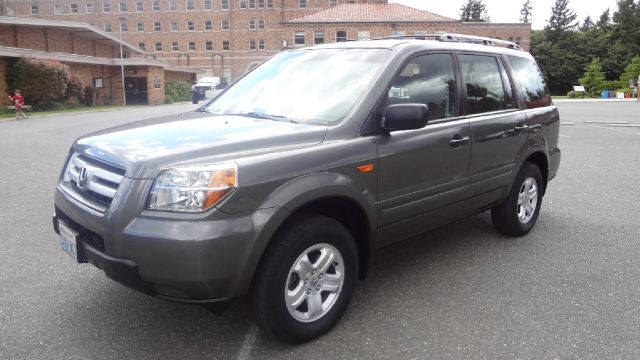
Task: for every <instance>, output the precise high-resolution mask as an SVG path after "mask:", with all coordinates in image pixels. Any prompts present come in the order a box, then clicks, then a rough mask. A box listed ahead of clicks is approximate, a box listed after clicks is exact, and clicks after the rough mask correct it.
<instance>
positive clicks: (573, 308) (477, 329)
mask: <svg viewBox="0 0 640 360" xmlns="http://www.w3.org/2000/svg"><path fill="white" fill-rule="evenodd" d="M557 105H558V108H559V109H560V113H561V118H562V122H563V125H562V126H561V139H560V140H561V148H562V151H563V154H562V156H563V157H562V163H561V166H560V172H559V174H558V177H557V178H556V179H555V180H553V181H552V182H551V184H550V186H549V189H548V192H547V195H546V197H545V198H544V200H543V205H542V211H541V214H540V218H539V220H538V223H537V225H536V227H535V228H534V230H533V231H532V232H531V233H530V234H528V235H527V236H524V237H522V238H517V239H512V238H507V237H504V236H501V235H500V234H498V233H497V232H496V231H495V230H494V229H493V227H492V226H491V220H490V216H489V215H488V213H484V214H479V215H476V216H474V217H471V218H468V219H465V220H462V221H459V222H456V223H454V224H450V225H448V226H446V227H443V228H440V229H438V230H435V231H432V232H429V233H426V234H423V235H421V236H418V237H416V238H413V239H410V240H408V241H405V242H402V243H399V244H396V245H393V246H390V247H387V248H384V249H381V250H379V251H378V252H377V253H376V257H375V260H374V262H373V264H372V268H371V270H370V274H369V277H368V278H367V279H366V280H365V281H362V282H360V283H359V284H358V286H357V289H356V293H355V297H354V299H353V302H352V304H351V306H350V308H349V309H348V310H347V313H346V314H345V316H344V318H343V319H342V320H341V321H340V323H339V324H338V326H337V327H336V328H335V329H334V330H333V331H331V332H330V333H328V334H327V335H325V336H323V337H321V338H319V339H317V340H316V341H313V342H311V343H308V344H304V345H299V346H289V345H285V344H282V343H280V342H278V341H276V340H274V339H273V338H271V337H269V336H267V335H265V334H264V333H262V332H260V331H259V330H257V329H256V328H255V327H254V325H252V323H251V322H250V320H249V318H248V316H247V314H246V312H245V310H244V307H243V306H242V303H241V302H240V303H238V304H236V305H233V306H232V307H231V308H230V309H229V310H228V311H227V312H226V313H224V314H223V315H222V316H215V315H213V314H211V313H209V312H207V311H206V310H204V309H203V308H200V307H197V306H188V305H182V304H175V303H171V302H166V301H161V300H158V299H154V298H151V297H148V296H145V295H142V294H140V293H137V292H134V291H132V290H129V289H127V288H125V287H124V286H121V285H119V284H117V283H115V282H113V281H111V280H109V279H108V278H106V277H105V276H104V274H103V273H102V272H101V271H99V270H98V269H96V268H94V267H92V266H90V265H87V264H83V265H79V264H75V263H74V262H73V260H72V259H71V258H70V257H69V256H68V255H66V254H65V253H64V252H63V251H62V250H61V249H60V248H59V244H58V241H57V239H56V237H55V235H54V232H53V230H52V226H51V214H52V199H53V190H54V188H55V186H56V183H57V178H58V176H59V173H60V170H61V168H62V165H63V161H64V159H65V156H66V154H67V151H68V148H69V145H70V144H71V142H72V141H73V139H75V138H76V137H78V136H80V135H82V134H84V133H87V132H89V131H93V130H97V129H102V128H106V127H108V126H111V125H117V124H122V123H127V122H131V121H134V120H138V119H143V118H146V117H151V116H158V115H163V114H170V113H179V112H182V111H187V110H190V109H193V108H195V107H196V106H195V105H191V104H188V105H186V104H180V105H171V106H158V107H148V108H147V107H142V108H133V109H126V110H113V111H108V112H99V113H83V114H67V115H60V116H50V117H32V118H30V119H27V120H24V121H8V122H0V154H1V155H0V199H1V201H0V229H1V230H2V233H3V235H4V236H3V237H2V239H1V240H0V246H1V247H0V359H300V358H306V359H638V358H640V260H639V259H640V226H639V225H638V223H639V219H638V218H639V217H638V215H640V210H639V206H638V204H640V190H639V188H638V179H639V178H640V166H638V164H640V103H637V102H615V103H614V102H611V103H599V102H598V103H596V102H593V103H572V102H558V103H557ZM624 125H627V126H624ZM634 125H638V127H634Z"/></svg>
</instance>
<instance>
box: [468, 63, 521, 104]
mask: <svg viewBox="0 0 640 360" xmlns="http://www.w3.org/2000/svg"><path fill="white" fill-rule="evenodd" d="M460 67H461V69H462V78H463V81H464V84H465V88H466V91H467V93H466V97H465V102H466V109H467V114H480V113H485V112H491V111H498V110H505V109H510V108H512V107H513V104H512V100H511V98H510V97H508V96H507V94H506V92H505V89H504V85H503V81H502V76H501V75H500V66H499V65H498V59H496V58H495V57H493V56H481V55H460Z"/></svg>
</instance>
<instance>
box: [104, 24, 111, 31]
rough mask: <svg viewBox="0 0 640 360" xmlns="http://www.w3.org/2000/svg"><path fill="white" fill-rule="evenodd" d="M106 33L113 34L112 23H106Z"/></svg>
mask: <svg viewBox="0 0 640 360" xmlns="http://www.w3.org/2000/svg"><path fill="white" fill-rule="evenodd" d="M104 32H111V23H104Z"/></svg>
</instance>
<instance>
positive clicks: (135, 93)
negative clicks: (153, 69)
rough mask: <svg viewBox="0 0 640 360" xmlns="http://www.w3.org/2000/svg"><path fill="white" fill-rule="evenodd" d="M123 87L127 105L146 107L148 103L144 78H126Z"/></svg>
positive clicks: (145, 79)
mask: <svg viewBox="0 0 640 360" xmlns="http://www.w3.org/2000/svg"><path fill="white" fill-rule="evenodd" d="M124 87H125V97H126V99H127V105H146V104H148V103H149V101H148V98H147V78H146V77H126V78H124Z"/></svg>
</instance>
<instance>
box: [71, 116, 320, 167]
mask: <svg viewBox="0 0 640 360" xmlns="http://www.w3.org/2000/svg"><path fill="white" fill-rule="evenodd" d="M326 132H327V127H325V126H314V125H305V124H295V123H289V122H282V121H274V120H264V119H254V118H248V117H242V116H226V115H225V116H221V115H211V114H206V113H200V112H191V113H185V114H180V115H173V116H167V117H162V118H155V119H149V120H144V121H141V122H137V123H132V124H127V125H123V126H118V127H114V128H110V129H106V130H102V131H100V132H97V133H93V134H89V135H87V136H84V137H82V138H80V139H78V140H76V142H75V144H74V149H75V151H77V152H79V153H82V154H85V155H87V156H90V157H93V158H96V159H100V160H102V161H105V162H108V163H111V164H113V165H117V166H120V167H123V168H125V169H126V176H127V177H130V178H154V177H155V176H157V174H158V172H159V171H160V170H162V169H165V168H168V167H173V166H183V165H206V164H212V163H217V162H222V161H232V160H235V159H240V158H244V157H249V156H257V155H262V154H266V153H271V152H278V151H290V150H295V149H300V148H303V147H309V146H313V145H317V144H319V143H321V142H322V141H323V139H324V137H325V135H326Z"/></svg>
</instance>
